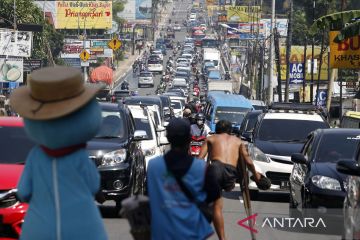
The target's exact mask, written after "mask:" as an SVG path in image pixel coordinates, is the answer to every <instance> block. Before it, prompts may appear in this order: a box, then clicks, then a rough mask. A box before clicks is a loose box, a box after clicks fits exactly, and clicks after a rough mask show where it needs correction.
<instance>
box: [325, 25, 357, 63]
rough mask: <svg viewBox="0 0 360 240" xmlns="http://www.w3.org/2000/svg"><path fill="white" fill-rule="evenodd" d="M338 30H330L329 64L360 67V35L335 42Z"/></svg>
mask: <svg viewBox="0 0 360 240" xmlns="http://www.w3.org/2000/svg"><path fill="white" fill-rule="evenodd" d="M338 33H339V32H338V31H330V38H329V41H330V66H331V67H332V68H356V69H359V68H360V35H357V36H355V37H352V38H348V39H345V40H343V41H341V42H340V43H335V42H334V41H333V40H334V39H335V37H336V35H337V34H338Z"/></svg>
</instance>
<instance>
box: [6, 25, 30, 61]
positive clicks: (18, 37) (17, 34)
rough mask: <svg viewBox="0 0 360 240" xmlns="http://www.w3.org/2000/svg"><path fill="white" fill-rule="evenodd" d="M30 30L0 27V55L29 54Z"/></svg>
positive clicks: (18, 55) (25, 55)
mask: <svg viewBox="0 0 360 240" xmlns="http://www.w3.org/2000/svg"><path fill="white" fill-rule="evenodd" d="M31 43H32V32H25V31H15V30H12V29H3V28H2V29H0V55H6V56H15V57H30V56H31Z"/></svg>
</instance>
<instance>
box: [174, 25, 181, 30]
mask: <svg viewBox="0 0 360 240" xmlns="http://www.w3.org/2000/svg"><path fill="white" fill-rule="evenodd" d="M173 29H174V31H181V26H180V24H175V25H174V27H173Z"/></svg>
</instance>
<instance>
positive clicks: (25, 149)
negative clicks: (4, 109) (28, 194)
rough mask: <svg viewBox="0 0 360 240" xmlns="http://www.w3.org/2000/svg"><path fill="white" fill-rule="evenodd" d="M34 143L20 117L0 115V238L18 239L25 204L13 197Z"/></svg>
mask: <svg viewBox="0 0 360 240" xmlns="http://www.w3.org/2000/svg"><path fill="white" fill-rule="evenodd" d="M34 146H35V143H34V142H33V141H32V140H30V139H29V138H28V136H27V135H26V133H25V129H24V123H23V120H22V118H18V117H0V151H1V157H0V183H1V184H0V239H18V238H19V236H20V233H21V225H22V223H23V222H24V216H25V214H26V212H27V210H28V204H27V203H22V202H20V201H19V199H18V198H17V197H16V189H17V184H18V182H19V180H20V177H21V174H22V172H23V169H24V164H25V161H26V158H27V155H28V153H29V152H30V150H31V149H32V148H33V147H34Z"/></svg>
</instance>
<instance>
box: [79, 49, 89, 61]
mask: <svg viewBox="0 0 360 240" xmlns="http://www.w3.org/2000/svg"><path fill="white" fill-rule="evenodd" d="M79 56H80V58H81V60H83V62H86V61H87V60H89V58H90V53H89V52H88V51H86V50H85V49H84V50H82V51H81V53H80V55H79Z"/></svg>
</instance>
